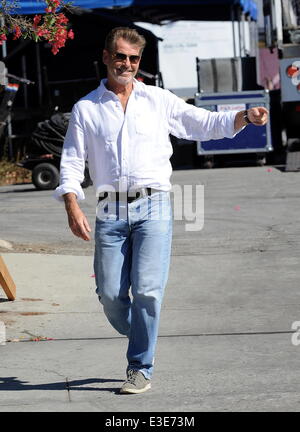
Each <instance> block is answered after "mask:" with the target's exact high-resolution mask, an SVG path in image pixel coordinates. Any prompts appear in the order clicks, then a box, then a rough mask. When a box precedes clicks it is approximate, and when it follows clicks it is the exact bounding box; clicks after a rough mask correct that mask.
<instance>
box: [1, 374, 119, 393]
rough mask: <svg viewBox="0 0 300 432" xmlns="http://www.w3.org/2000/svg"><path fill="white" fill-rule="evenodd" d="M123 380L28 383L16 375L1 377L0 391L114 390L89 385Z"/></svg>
mask: <svg viewBox="0 0 300 432" xmlns="http://www.w3.org/2000/svg"><path fill="white" fill-rule="evenodd" d="M107 382H123V381H122V380H118V379H110V378H108V379H106V378H87V379H83V380H73V381H68V380H67V379H66V380H65V381H61V382H55V383H49V384H28V381H21V380H19V379H18V378H17V377H1V378H0V391H21V390H85V391H99V390H100V391H110V392H115V391H116V389H115V388H107V387H105V388H103V387H89V386H88V384H92V383H99V384H100V383H101V384H102V383H107Z"/></svg>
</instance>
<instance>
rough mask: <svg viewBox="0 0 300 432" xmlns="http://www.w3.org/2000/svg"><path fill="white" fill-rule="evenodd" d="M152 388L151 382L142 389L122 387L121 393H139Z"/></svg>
mask: <svg viewBox="0 0 300 432" xmlns="http://www.w3.org/2000/svg"><path fill="white" fill-rule="evenodd" d="M149 389H151V384H150V383H149V384H147V385H146V386H145V387H144V388H142V389H139V390H138V389H127V390H123V389H122V388H121V389H120V393H122V394H139V393H144V392H145V391H147V390H149Z"/></svg>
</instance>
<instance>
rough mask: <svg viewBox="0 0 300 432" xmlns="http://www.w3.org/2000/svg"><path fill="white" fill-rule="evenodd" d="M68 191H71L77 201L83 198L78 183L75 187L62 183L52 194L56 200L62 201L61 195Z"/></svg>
mask: <svg viewBox="0 0 300 432" xmlns="http://www.w3.org/2000/svg"><path fill="white" fill-rule="evenodd" d="M69 192H73V193H74V194H75V195H76V196H77V201H82V200H84V199H85V195H84V192H83V190H82V187H81V186H80V185H79V187H75V186H74V185H68V184H62V185H60V186H58V187H57V188H56V189H55V191H54V194H53V197H54V198H55V199H56V200H57V201H61V202H62V201H64V199H63V197H62V196H63V195H64V194H66V193H69Z"/></svg>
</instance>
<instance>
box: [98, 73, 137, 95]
mask: <svg viewBox="0 0 300 432" xmlns="http://www.w3.org/2000/svg"><path fill="white" fill-rule="evenodd" d="M106 83H107V78H104V79H102V80H101V82H100V86H99V87H98V96H99V99H100V100H101V99H102V97H103V95H104V94H105V93H106V92H109V90H108V89H107V88H106ZM133 92H134V93H136V92H137V93H139V92H142V88H141V83H140V82H139V81H138V80H137V79H135V78H134V79H133Z"/></svg>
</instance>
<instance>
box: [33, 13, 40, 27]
mask: <svg viewBox="0 0 300 432" xmlns="http://www.w3.org/2000/svg"><path fill="white" fill-rule="evenodd" d="M41 19H42V15H36V16H35V17H34V18H33V27H34V28H37V26H38V24H39V22H40V21H41Z"/></svg>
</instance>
